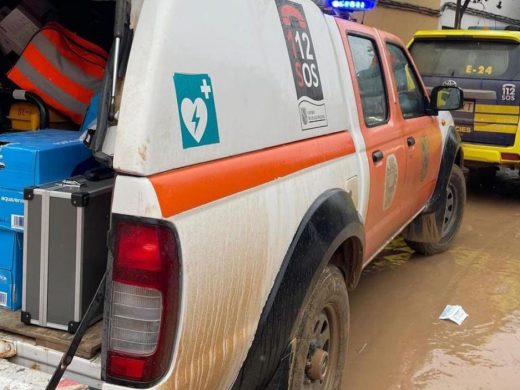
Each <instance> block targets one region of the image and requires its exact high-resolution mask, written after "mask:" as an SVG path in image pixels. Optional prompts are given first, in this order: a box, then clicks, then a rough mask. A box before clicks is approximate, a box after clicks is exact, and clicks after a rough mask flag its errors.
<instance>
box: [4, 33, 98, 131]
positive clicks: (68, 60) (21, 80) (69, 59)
mask: <svg viewBox="0 0 520 390" xmlns="http://www.w3.org/2000/svg"><path fill="white" fill-rule="evenodd" d="M106 58H107V54H106V52H105V51H104V50H103V49H102V48H100V47H98V46H96V45H95V44H93V43H91V42H88V41H86V40H84V39H82V38H81V37H79V36H77V35H76V34H74V33H73V32H71V31H69V30H67V29H66V28H65V27H63V26H61V25H59V24H57V23H49V24H48V25H46V26H45V27H43V28H42V29H41V30H40V31H39V32H38V33H37V34H36V35H35V36H34V37H33V39H32V40H31V42H30V43H29V44H28V45H27V47H26V49H25V50H24V52H23V53H22V55H21V57H20V58H19V60H18V61H17V63H16V65H15V66H14V67H13V69H11V71H10V72H9V73H8V77H9V79H11V81H13V82H14V83H15V84H17V85H18V86H19V87H21V88H24V89H26V90H28V91H30V92H32V93H34V94H36V95H38V96H40V97H41V98H42V99H43V100H44V101H45V103H46V104H47V105H49V106H51V107H53V108H55V109H56V110H58V111H60V112H61V113H63V114H65V115H67V116H68V117H70V118H71V119H72V120H73V121H74V122H75V123H78V124H79V123H81V122H82V120H83V116H84V114H85V112H86V110H87V107H88V105H89V103H90V99H91V98H92V96H93V95H94V94H95V93H96V92H97V91H98V90H99V88H100V87H101V83H102V79H103V73H104V68H105V66H106Z"/></svg>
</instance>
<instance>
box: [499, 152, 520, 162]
mask: <svg viewBox="0 0 520 390" xmlns="http://www.w3.org/2000/svg"><path fill="white" fill-rule="evenodd" d="M502 160H509V161H520V155H518V154H515V153H502Z"/></svg>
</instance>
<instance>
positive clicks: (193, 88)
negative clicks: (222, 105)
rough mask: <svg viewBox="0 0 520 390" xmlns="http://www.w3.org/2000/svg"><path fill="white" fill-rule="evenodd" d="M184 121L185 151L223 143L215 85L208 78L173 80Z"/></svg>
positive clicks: (192, 76)
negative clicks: (214, 94)
mask: <svg viewBox="0 0 520 390" xmlns="http://www.w3.org/2000/svg"><path fill="white" fill-rule="evenodd" d="M173 81H174V84H175V93H176V94H177V106H178V110H179V118H180V121H181V134H182V147H183V148H184V149H188V148H193V147H197V146H203V145H210V144H218V143H219V142H220V137H219V131H218V123H217V111H216V108H215V99H214V97H213V85H212V84H211V78H210V77H209V75H207V74H181V73H175V75H174V76H173Z"/></svg>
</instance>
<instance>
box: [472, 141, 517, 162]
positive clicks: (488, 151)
mask: <svg viewBox="0 0 520 390" xmlns="http://www.w3.org/2000/svg"><path fill="white" fill-rule="evenodd" d="M518 138H520V137H518ZM462 148H463V150H464V161H465V165H466V166H468V167H470V168H471V166H472V163H473V165H506V166H507V165H509V166H510V165H514V166H520V142H518V139H517V141H516V144H515V145H514V146H511V147H499V146H488V145H475V144H468V143H463V144H462ZM503 153H507V154H516V155H518V158H519V160H510V159H506V158H503Z"/></svg>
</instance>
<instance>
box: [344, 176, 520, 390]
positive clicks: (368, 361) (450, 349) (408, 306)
mask: <svg viewBox="0 0 520 390" xmlns="http://www.w3.org/2000/svg"><path fill="white" fill-rule="evenodd" d="M519 237H520V178H519V177H518V176H516V174H513V173H511V172H509V171H508V172H500V173H499V175H498V176H497V178H496V179H495V181H494V183H493V184H492V185H491V186H489V185H488V186H481V185H479V183H474V182H473V183H471V187H470V191H469V195H468V203H467V206H466V214H465V219H464V224H463V226H462V228H461V232H460V234H459V236H458V238H457V240H456V243H455V245H454V246H453V248H452V249H451V250H449V251H448V252H446V253H443V254H440V255H436V256H432V257H421V256H418V255H415V254H413V253H412V251H411V250H410V249H409V248H408V247H406V245H405V243H404V240H402V239H397V240H394V242H392V243H391V245H389V247H387V248H386V249H385V251H384V252H383V253H382V254H381V255H380V256H379V257H378V258H377V259H376V260H375V261H374V262H373V263H372V264H371V265H369V267H368V268H367V269H366V270H365V271H364V273H363V277H362V278H361V282H360V285H359V287H358V289H357V290H356V291H354V292H353V293H351V296H350V301H351V302H350V303H351V334H350V336H351V340H350V347H349V356H348V361H347V365H346V372H345V378H346V380H345V388H346V389H355V390H357V389H361V390H364V389H382V390H384V389H427V390H432V389H434V390H436V389H439V390H440V389H442V390H444V389H457V390H459V389H518V388H520V385H519V383H520V250H519V248H520V244H519V241H518V238H519ZM447 304H457V305H461V306H462V307H463V308H464V309H465V310H466V311H467V312H468V314H469V317H468V318H467V319H466V321H464V323H463V324H462V325H461V326H457V325H455V324H453V323H450V322H446V321H442V320H439V319H438V316H439V313H441V312H442V310H443V309H444V307H445V306H446V305H447Z"/></svg>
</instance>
